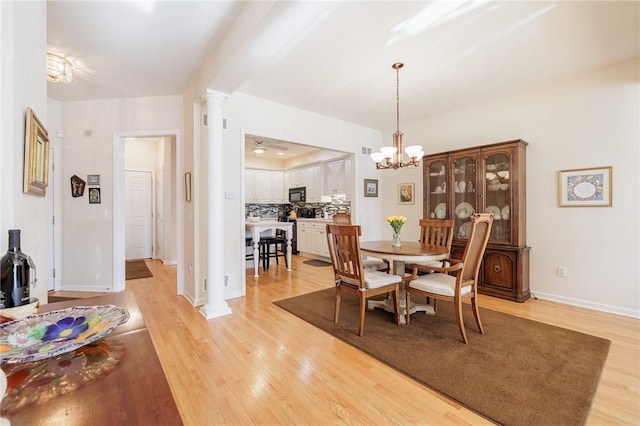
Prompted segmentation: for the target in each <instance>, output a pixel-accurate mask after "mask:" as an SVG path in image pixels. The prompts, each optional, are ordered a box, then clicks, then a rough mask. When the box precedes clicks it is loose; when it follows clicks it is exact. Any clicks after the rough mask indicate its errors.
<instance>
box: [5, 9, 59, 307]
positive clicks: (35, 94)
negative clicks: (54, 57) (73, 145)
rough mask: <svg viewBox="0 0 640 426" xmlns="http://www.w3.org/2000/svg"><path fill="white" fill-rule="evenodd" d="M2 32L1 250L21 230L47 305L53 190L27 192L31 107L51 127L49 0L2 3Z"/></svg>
mask: <svg viewBox="0 0 640 426" xmlns="http://www.w3.org/2000/svg"><path fill="white" fill-rule="evenodd" d="M0 36H1V37H0V43H1V48H2V59H1V60H0V61H1V62H0V66H1V68H0V69H1V71H0V79H1V96H0V105H1V106H0V136H1V137H0V147H1V148H0V150H1V155H0V166H1V167H0V247H1V248H2V249H0V250H1V251H0V252H4V251H6V247H7V242H8V230H9V229H20V230H21V237H22V238H21V240H22V251H23V252H25V253H27V254H29V255H30V256H31V257H32V258H33V260H34V262H35V264H36V266H37V271H36V272H37V278H38V283H37V286H36V287H35V288H34V287H32V289H31V295H32V296H33V297H37V298H39V299H40V301H41V303H46V300H47V287H48V285H49V281H50V277H51V272H52V267H53V265H52V263H51V257H50V250H51V246H52V244H53V238H52V225H51V216H52V211H53V209H52V204H51V196H50V191H51V188H49V189H48V191H47V196H46V197H37V196H34V195H26V194H24V193H23V191H22V188H23V165H24V135H25V117H26V114H25V111H26V109H27V107H30V108H31V109H33V111H34V112H35V113H36V115H37V116H38V118H39V119H40V121H41V122H42V123H43V125H44V126H45V127H47V126H48V120H47V119H48V115H47V79H46V63H45V58H46V39H47V7H46V3H45V2H0ZM31 278H32V279H33V272H32V276H31Z"/></svg>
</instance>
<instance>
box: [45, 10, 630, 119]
mask: <svg viewBox="0 0 640 426" xmlns="http://www.w3.org/2000/svg"><path fill="white" fill-rule="evenodd" d="M47 5H48V48H49V49H50V50H52V51H55V52H58V53H61V54H64V55H66V56H69V57H71V58H72V59H73V60H74V61H75V63H76V64H77V65H78V68H77V69H76V70H75V73H74V81H73V82H72V83H71V84H68V85H61V84H53V83H49V84H48V89H49V97H50V98H52V99H57V100H60V101H73V100H86V99H101V98H119V97H132V96H156V95H175V94H182V93H184V89H185V86H186V84H187V82H189V81H191V80H193V79H194V78H196V77H198V72H201V71H199V70H202V69H206V70H210V72H211V75H210V76H208V77H207V81H210V84H208V85H209V87H210V88H212V89H216V90H223V91H225V92H233V91H234V90H239V91H242V92H245V93H248V94H251V95H255V96H258V97H261V98H265V99H270V100H273V101H276V102H280V103H284V104H288V105H291V106H295V107H298V108H301V109H304V110H308V111H313V112H316V113H320V114H324V115H327V116H332V117H336V118H339V119H343V120H347V121H351V122H355V123H359V124H362V125H365V126H368V127H372V128H377V129H380V130H383V131H389V130H393V129H395V117H396V114H395V108H396V98H395V97H396V75H395V71H394V70H393V69H392V68H391V65H392V64H393V63H394V62H398V61H401V62H404V63H405V67H404V68H403V69H402V70H401V71H400V128H402V125H403V123H408V122H412V121H414V120H418V119H421V118H423V117H426V116H428V115H430V114H437V113H439V112H442V111H447V110H451V109H454V108H460V107H463V106H465V105H468V104H473V103H477V102H480V101H483V100H487V99H490V98H494V97H499V96H504V95H507V94H510V93H514V92H517V91H520V90H523V89H525V88H529V87H533V86H536V85H538V84H541V83H544V82H549V81H553V80H558V79H562V78H566V77H568V76H571V75H574V74H577V73H580V72H584V71H587V70H590V69H594V68H597V67H602V66H606V65H608V64H613V63H617V62H621V61H625V60H628V59H631V58H635V57H638V56H639V50H640V49H639V35H640V30H639V28H640V27H639V21H640V2H607V1H601V2H597V1H585V2H568V1H557V2H546V1H544V2H543V1H533V2H520V1H519V2H516V1H509V2H497V1H408V2H398V1H351V2H341V1H326V2H314V1H307V2H293V1H286V2H268V1H254V2H238V1H227V2H224V1H209V2H204V1H199V2H192V1H174V2H168V1H156V2H154V1H142V2H115V1H113V2H80V1H48V2H47ZM200 77H201V76H200ZM217 86H219V87H217Z"/></svg>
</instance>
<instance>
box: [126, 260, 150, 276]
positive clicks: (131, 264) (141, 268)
mask: <svg viewBox="0 0 640 426" xmlns="http://www.w3.org/2000/svg"><path fill="white" fill-rule="evenodd" d="M152 276H153V274H152V273H151V271H150V270H149V268H148V267H147V264H146V263H144V260H129V261H127V262H125V280H136V279H138V278H149V277H152Z"/></svg>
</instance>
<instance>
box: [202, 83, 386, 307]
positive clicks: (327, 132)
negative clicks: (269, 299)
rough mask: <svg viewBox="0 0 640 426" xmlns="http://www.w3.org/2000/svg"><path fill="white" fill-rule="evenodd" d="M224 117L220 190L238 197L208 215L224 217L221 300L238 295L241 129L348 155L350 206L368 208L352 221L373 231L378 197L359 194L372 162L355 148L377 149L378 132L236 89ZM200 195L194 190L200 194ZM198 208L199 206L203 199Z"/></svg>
mask: <svg viewBox="0 0 640 426" xmlns="http://www.w3.org/2000/svg"><path fill="white" fill-rule="evenodd" d="M224 116H225V118H227V127H228V128H227V130H225V132H224V155H225V169H224V191H225V192H235V193H236V194H237V195H238V196H237V198H235V199H225V200H224V202H225V205H224V218H213V220H224V221H225V235H224V240H225V247H226V251H225V261H224V264H225V268H226V270H225V271H224V273H225V274H229V276H230V279H229V286H228V287H227V288H225V298H232V297H238V296H241V295H243V294H244V280H245V262H244V256H243V255H242V253H244V235H245V229H244V167H243V166H244V134H245V133H249V134H254V135H261V136H265V137H268V138H274V139H282V140H287V141H296V142H299V143H301V144H304V145H311V146H318V147H322V148H326V149H329V150H337V151H344V152H350V153H354V154H355V155H354V163H355V164H354V174H355V176H356V178H355V179H356V183H357V184H356V188H355V190H356V193H355V197H354V200H353V201H352V208H353V206H354V205H355V206H358V205H359V206H360V207H362V209H363V210H362V211H367V212H368V213H367V214H366V215H365V214H362V215H359V214H358V213H356V220H358V222H359V223H361V224H362V226H363V231H364V232H365V233H366V232H370V233H371V235H374V234H375V230H376V228H377V227H378V224H379V223H380V221H381V220H382V219H381V218H380V217H376V215H375V214H370V212H375V211H378V212H380V211H381V207H382V202H381V200H382V199H381V198H367V199H364V198H363V188H362V184H361V183H362V182H363V179H364V178H371V177H372V175H374V173H375V172H374V169H375V165H374V164H372V163H371V161H370V160H369V157H368V156H364V155H361V154H360V147H362V146H367V147H371V148H377V147H379V145H380V142H381V134H380V132H379V131H378V130H374V129H369V128H366V127H363V126H359V125H355V124H352V123H347V122H345V121H341V120H336V119H334V118H329V117H326V116H322V115H319V114H314V113H310V112H307V111H303V110H300V109H296V108H292V107H289V106H286V105H282V104H277V103H274V102H270V101H267V100H264V99H260V98H256V97H252V96H249V95H246V94H243V93H240V92H236V93H234V94H233V95H231V96H230V97H229V99H228V100H227V101H226V102H225V104H224ZM198 158H199V161H206V156H204V155H199V157H198ZM363 159H364V161H363ZM196 161H198V159H197V160H196ZM203 164H204V163H203ZM201 167H204V165H202V166H201ZM201 178H202V176H198V179H201ZM203 195H204V194H202V193H201V194H200V196H203ZM201 206H202V208H204V206H205V204H204V201H202V204H201ZM202 208H201V209H202ZM357 211H358V210H357V209H356V212H357ZM199 216H200V217H202V218H206V212H205V211H204V210H203V211H201V212H200V215H199ZM205 243H206V241H205ZM201 245H202V244H201ZM200 249H201V250H202V251H205V250H206V247H204V246H203V247H201V248H200ZM203 272H204V271H203ZM205 273H206V272H205ZM201 280H202V277H197V278H196V282H201ZM196 287H199V286H196ZM196 291H198V290H196ZM201 298H202V295H201V294H199V293H198V294H197V295H196V299H198V300H200V303H202V300H201Z"/></svg>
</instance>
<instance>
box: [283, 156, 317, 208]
mask: <svg viewBox="0 0 640 426" xmlns="http://www.w3.org/2000/svg"><path fill="white" fill-rule="evenodd" d="M320 179H321V170H320V163H313V164H308V165H306V166H304V167H298V168H295V169H291V170H287V171H286V172H285V187H286V192H287V194H288V192H289V188H299V187H305V188H307V193H306V195H307V201H320V195H322V194H321V189H322V188H321V186H322V185H321V180H320Z"/></svg>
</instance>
